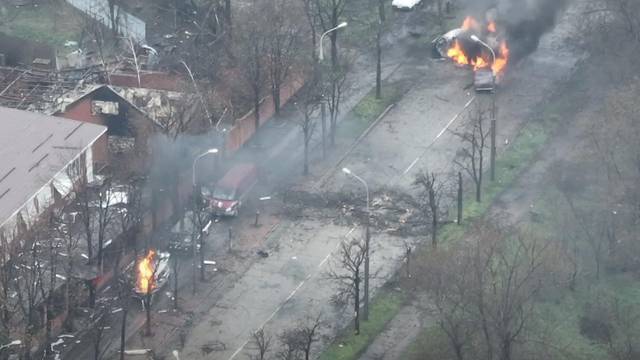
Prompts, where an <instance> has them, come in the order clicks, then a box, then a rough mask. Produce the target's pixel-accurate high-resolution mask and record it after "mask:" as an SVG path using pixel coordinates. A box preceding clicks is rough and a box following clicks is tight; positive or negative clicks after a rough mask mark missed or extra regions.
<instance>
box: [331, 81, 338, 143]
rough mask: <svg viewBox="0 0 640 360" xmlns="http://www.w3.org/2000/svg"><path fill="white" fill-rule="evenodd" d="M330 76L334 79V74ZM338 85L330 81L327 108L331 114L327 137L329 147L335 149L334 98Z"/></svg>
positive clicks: (335, 121) (335, 115)
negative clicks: (329, 142) (329, 137)
mask: <svg viewBox="0 0 640 360" xmlns="http://www.w3.org/2000/svg"><path fill="white" fill-rule="evenodd" d="M331 76H334V77H335V73H334V74H332V75H331ZM337 87H338V85H337V84H336V80H335V79H334V80H332V81H331V99H330V101H331V104H329V105H330V107H329V112H330V113H331V114H330V115H331V119H330V124H329V125H330V128H329V135H330V136H331V147H335V146H336V126H337V122H338V114H337V112H338V109H337V108H336V106H335V104H336V97H337V96H338V89H337Z"/></svg>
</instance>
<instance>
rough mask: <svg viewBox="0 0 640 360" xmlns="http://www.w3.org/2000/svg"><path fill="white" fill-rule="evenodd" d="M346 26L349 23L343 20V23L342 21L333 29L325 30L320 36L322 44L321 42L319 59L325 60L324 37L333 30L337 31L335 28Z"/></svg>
mask: <svg viewBox="0 0 640 360" xmlns="http://www.w3.org/2000/svg"><path fill="white" fill-rule="evenodd" d="M345 26H347V23H346V22H342V23H340V24H339V25H338V26H336V27H334V28H333V29H329V30H327V31H325V32H324V33H323V34H322V35H321V36H320V44H319V49H318V52H319V56H318V59H320V61H322V60H324V52H323V51H322V40H324V37H325V36H326V35H327V34H328V33H330V32H332V31H335V30H338V29H340V28H343V27H345Z"/></svg>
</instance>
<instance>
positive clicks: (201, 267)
mask: <svg viewBox="0 0 640 360" xmlns="http://www.w3.org/2000/svg"><path fill="white" fill-rule="evenodd" d="M205 280H206V279H205V273H204V234H203V233H202V232H200V281H205Z"/></svg>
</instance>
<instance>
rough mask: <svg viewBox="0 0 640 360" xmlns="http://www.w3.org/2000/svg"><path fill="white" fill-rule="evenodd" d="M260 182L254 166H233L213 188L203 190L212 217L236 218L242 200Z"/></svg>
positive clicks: (246, 164) (247, 164)
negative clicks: (211, 189)
mask: <svg viewBox="0 0 640 360" xmlns="http://www.w3.org/2000/svg"><path fill="white" fill-rule="evenodd" d="M257 182H258V169H257V168H256V166H255V165H254V164H249V163H245V164H238V165H235V166H233V167H232V168H231V169H230V170H229V171H228V172H227V173H226V174H225V175H224V176H223V177H222V179H220V180H219V181H218V183H217V184H216V185H215V187H214V188H213V191H207V189H203V196H204V198H205V199H206V200H207V201H208V204H209V210H210V211H211V214H212V215H219V216H236V215H238V209H239V208H240V206H241V205H242V200H243V199H244V198H245V196H247V194H248V193H249V191H251V188H253V186H254V185H255V184H256V183H257Z"/></svg>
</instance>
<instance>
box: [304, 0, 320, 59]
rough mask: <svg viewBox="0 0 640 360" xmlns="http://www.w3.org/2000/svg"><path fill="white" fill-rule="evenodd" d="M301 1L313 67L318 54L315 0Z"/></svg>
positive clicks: (317, 25) (317, 20)
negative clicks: (308, 34) (307, 27)
mask: <svg viewBox="0 0 640 360" xmlns="http://www.w3.org/2000/svg"><path fill="white" fill-rule="evenodd" d="M301 1H302V5H303V9H304V15H305V18H306V20H307V25H308V26H309V32H310V39H309V40H310V41H311V48H310V50H311V60H312V63H313V64H314V65H315V64H316V63H317V61H318V54H317V50H316V49H317V46H316V41H317V39H316V38H317V33H318V27H319V26H320V25H319V24H318V22H319V19H318V15H317V14H318V11H317V10H316V1H315V0H301Z"/></svg>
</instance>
